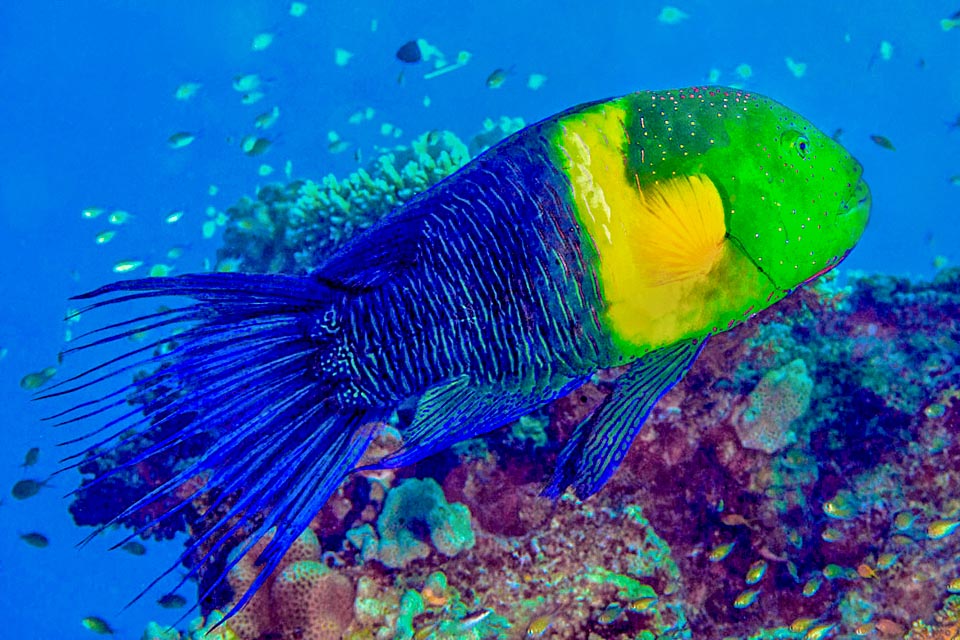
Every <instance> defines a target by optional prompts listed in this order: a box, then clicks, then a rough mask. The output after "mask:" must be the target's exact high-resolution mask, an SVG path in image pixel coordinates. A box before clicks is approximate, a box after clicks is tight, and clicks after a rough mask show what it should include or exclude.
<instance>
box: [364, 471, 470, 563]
mask: <svg viewBox="0 0 960 640" xmlns="http://www.w3.org/2000/svg"><path fill="white" fill-rule="evenodd" d="M347 539H349V540H350V541H351V542H353V543H354V544H355V545H356V546H357V547H358V548H360V549H361V555H362V557H363V559H364V560H373V559H376V560H379V561H380V562H382V563H383V564H384V565H386V566H388V567H392V568H395V569H396V568H401V567H405V566H407V565H408V564H410V563H411V562H412V561H414V560H417V559H421V558H426V557H428V556H429V555H430V545H428V544H427V542H426V539H429V540H430V542H431V543H432V545H433V548H434V549H436V550H437V551H439V552H440V553H442V554H444V555H446V556H455V555H457V554H458V553H460V552H461V551H463V550H464V549H471V548H473V545H474V544H475V543H476V540H475V538H474V535H473V529H472V528H471V525H470V509H469V508H468V507H467V506H466V505H463V504H461V503H459V502H457V503H454V504H449V503H448V502H447V499H446V497H445V496H444V494H443V490H442V489H441V488H440V485H438V484H437V482H436V481H435V480H433V479H432V478H426V479H424V480H418V479H416V478H411V479H409V480H406V481H404V482H402V483H401V484H399V485H398V486H396V487H394V488H393V489H391V490H390V492H389V493H387V499H386V501H385V502H384V503H383V509H382V510H381V511H380V516H379V517H378V518H377V530H376V532H374V531H373V528H372V527H370V525H369V524H365V525H363V526H361V527H359V528H357V529H353V530H351V531H348V532H347Z"/></svg>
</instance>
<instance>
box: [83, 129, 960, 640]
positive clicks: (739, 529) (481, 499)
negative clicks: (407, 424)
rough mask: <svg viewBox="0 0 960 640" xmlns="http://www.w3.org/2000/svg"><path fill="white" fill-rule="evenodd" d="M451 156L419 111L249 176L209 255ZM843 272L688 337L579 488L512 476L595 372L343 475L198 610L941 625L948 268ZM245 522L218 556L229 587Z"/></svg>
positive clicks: (596, 394)
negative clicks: (668, 379)
mask: <svg viewBox="0 0 960 640" xmlns="http://www.w3.org/2000/svg"><path fill="white" fill-rule="evenodd" d="M510 126H511V125H510V123H509V121H506V123H500V124H497V123H494V122H492V121H491V123H490V129H489V131H501V134H500V135H502V132H503V131H506V130H507V129H509V128H510ZM495 137H496V134H491V137H490V140H487V139H485V138H482V139H479V140H478V141H477V143H476V144H477V146H476V147H475V148H477V149H479V148H482V147H483V146H484V145H486V144H492V143H493V142H495V140H494V138H495ZM473 148H474V147H471V149H473ZM467 156H468V152H467V148H466V147H465V146H464V145H463V144H462V143H460V142H459V141H458V140H456V139H455V138H454V137H452V134H446V133H431V134H426V135H425V136H422V137H421V138H419V139H418V140H417V142H416V143H415V144H414V145H412V146H411V147H409V148H407V149H402V150H395V151H393V152H391V153H390V154H387V155H385V156H383V157H381V158H379V159H377V160H375V161H374V162H373V163H372V164H371V165H369V166H368V167H366V168H365V169H363V170H362V171H358V172H357V173H355V174H354V175H352V176H350V177H349V178H348V179H346V180H343V181H338V180H335V179H333V178H329V177H328V178H326V179H324V180H322V181H320V182H316V183H314V182H309V181H300V182H294V183H291V184H289V185H274V186H270V187H264V188H263V189H261V191H260V193H259V194H258V195H257V198H256V199H255V200H245V201H243V202H241V203H239V204H238V205H236V207H234V208H233V209H231V210H230V211H228V212H227V214H226V215H225V216H224V224H225V225H226V232H225V236H224V242H225V246H224V248H223V249H222V251H221V253H220V256H219V258H220V262H219V264H218V268H221V269H230V268H242V269H244V270H251V271H285V272H293V273H296V272H302V271H304V270H306V269H308V268H310V267H311V266H313V265H315V264H316V263H318V262H319V261H321V260H322V256H323V255H324V254H325V253H326V252H329V251H330V250H332V249H333V248H335V247H336V246H338V245H339V244H340V243H341V242H343V241H344V240H345V239H347V238H349V237H350V236H351V235H352V234H354V233H355V232H356V231H357V230H359V229H363V228H365V227H368V226H369V225H371V224H373V223H374V222H375V221H376V220H377V219H379V217H380V216H382V215H383V214H384V213H385V212H386V211H387V210H389V209H390V208H392V207H393V206H395V205H396V204H397V203H399V202H403V201H405V200H407V199H409V198H410V197H412V196H413V195H414V194H415V193H416V192H417V191H419V190H422V189H423V188H426V187H427V186H429V185H430V184H433V183H434V182H436V181H437V180H440V179H442V177H443V176H444V175H446V174H447V173H449V172H450V171H453V170H455V169H456V167H458V166H460V165H461V164H463V162H465V161H466V159H467ZM384 158H386V160H385V159H384ZM845 277H846V280H841V278H840V277H838V276H837V275H836V273H833V274H830V275H829V276H827V277H826V278H824V279H821V280H820V281H819V282H818V283H817V284H816V285H814V286H812V287H809V288H807V289H803V290H800V291H799V292H797V293H794V294H793V295H792V296H790V297H789V298H787V299H786V300H784V301H783V302H781V303H780V304H778V305H777V306H776V307H774V308H773V309H772V310H771V311H770V312H767V313H764V314H762V315H761V316H759V317H758V318H756V319H754V320H753V321H751V322H749V323H746V324H744V325H741V326H739V327H737V328H735V329H734V330H732V331H731V332H728V333H724V334H721V335H718V336H716V337H714V338H713V339H712V340H711V341H710V343H709V344H708V345H707V347H706V348H705V350H704V353H703V354H702V356H701V358H700V359H699V361H698V362H697V363H696V365H695V367H694V368H693V369H692V370H691V372H690V373H689V374H688V376H687V377H686V379H685V380H684V381H683V382H681V383H680V384H678V385H677V386H676V387H675V388H674V389H673V390H671V391H670V392H669V393H668V394H667V395H665V396H664V397H663V398H662V399H661V400H660V402H659V403H658V405H657V406H656V408H655V409H654V411H653V413H652V415H651V417H650V420H649V422H648V424H647V425H646V426H645V427H644V429H643V430H642V431H641V433H640V435H639V437H638V438H637V442H636V443H635V446H634V447H633V448H632V449H631V451H630V453H629V454H628V456H627V458H626V459H625V460H624V462H623V464H622V466H621V468H620V470H619V471H618V472H617V474H616V475H615V476H614V477H613V478H612V479H611V481H610V482H609V483H608V485H607V486H606V487H605V488H604V489H603V490H602V491H601V492H599V493H598V494H597V495H595V496H593V497H592V498H590V499H589V500H588V501H586V502H584V503H580V502H578V501H576V500H574V499H572V498H569V497H565V498H563V499H561V500H560V501H559V502H558V503H556V504H553V503H551V502H549V501H547V500H544V499H542V498H539V497H538V493H539V491H540V489H541V488H542V487H543V485H544V482H545V480H546V478H547V477H548V474H549V470H550V469H551V468H552V465H553V463H554V462H555V459H556V456H557V453H558V450H559V445H560V443H561V442H562V441H563V440H564V439H565V438H566V437H567V436H568V435H569V434H570V433H571V431H572V430H573V428H574V427H575V425H576V424H578V423H579V422H580V421H581V420H582V419H583V418H584V417H585V416H586V415H588V414H589V412H590V411H591V410H592V409H593V408H594V407H596V406H597V404H599V402H601V401H602V400H603V398H604V397H605V396H606V394H608V393H609V392H610V389H611V384H610V383H611V381H613V380H615V378H616V377H617V375H619V373H620V371H617V370H611V371H605V372H600V374H598V376H597V377H596V378H595V379H594V380H593V381H592V382H591V383H589V384H587V385H585V386H584V387H583V388H581V389H578V390H577V391H575V392H574V393H572V394H570V395H569V396H567V397H566V398H563V399H560V400H558V401H556V402H554V403H553V404H552V405H551V406H549V407H547V408H545V409H544V410H543V411H541V412H538V413H536V414H534V415H533V416H529V417H528V418H525V419H524V420H522V421H519V422H518V423H517V424H515V425H512V426H511V427H508V428H506V429H504V430H501V431H500V432H498V433H495V434H491V435H490V436H489V437H487V438H485V439H482V440H474V441H468V442H466V443H462V444H460V445H458V446H456V447H454V448H453V450H451V451H446V452H443V453H440V454H438V455H436V456H434V457H433V458H431V459H428V460H425V461H422V462H421V463H418V464H417V465H415V466H414V467H412V468H409V469H402V470H397V471H396V472H395V473H394V472H388V473H385V474H381V475H376V474H371V473H365V474H359V475H357V476H355V477H353V478H351V479H350V480H349V481H348V483H347V485H346V486H345V487H344V488H343V489H342V490H341V491H340V492H339V493H338V494H337V495H336V496H335V498H334V499H333V500H331V503H330V504H328V505H327V506H326V507H325V508H324V509H323V511H321V513H320V514H318V516H317V518H316V519H315V521H314V526H313V530H314V532H315V534H309V533H307V532H305V534H304V536H305V538H304V539H303V540H299V541H298V543H297V545H296V550H294V549H292V550H291V551H290V553H289V554H288V557H286V558H285V560H284V563H283V566H282V567H281V568H280V569H279V570H278V571H277V572H276V573H275V574H274V575H273V576H271V578H270V580H269V584H268V585H267V587H266V588H264V589H262V590H261V591H260V592H259V593H258V594H257V595H256V596H255V597H254V598H253V599H252V600H251V602H250V603H248V606H247V607H246V608H245V609H244V610H243V611H242V612H241V613H240V614H239V615H238V616H236V617H235V618H233V619H231V620H229V621H228V623H227V624H226V625H223V626H220V627H217V631H216V633H221V634H224V635H223V636H222V637H224V638H226V637H239V638H255V637H279V638H283V639H286V638H300V637H343V638H347V639H349V640H361V639H364V640H366V639H371V638H377V639H386V638H417V639H418V640H424V639H426V638H434V639H437V640H439V639H441V638H476V639H479V638H517V637H521V636H524V635H526V636H527V637H550V638H556V639H569V640H584V639H588V640H601V639H605V638H611V639H612V638H630V639H633V638H636V639H641V638H642V639H644V640H648V639H653V638H663V639H676V638H708V639H709V638H811V639H812V638H817V637H832V638H852V637H860V636H865V635H871V634H872V635H873V636H874V637H878V638H888V637H890V638H892V637H903V636H904V635H905V634H909V635H908V637H910V638H914V639H924V640H929V639H933V638H936V639H941V638H953V637H957V629H958V611H960V605H958V599H957V596H952V595H950V591H949V590H948V585H949V584H951V581H954V580H956V579H957V578H958V577H960V575H958V573H957V571H958V568H957V563H956V558H957V557H960V532H958V530H960V529H958V526H957V524H956V523H957V522H958V521H960V497H958V496H960V270H958V269H952V270H951V269H947V270H942V271H940V272H939V273H938V274H937V276H936V277H935V278H934V279H933V280H931V281H918V280H911V279H908V278H899V277H892V276H883V275H864V274H856V273H849V274H845ZM184 446H186V445H184ZM176 453H177V456H174V455H171V456H169V457H168V458H164V459H162V460H157V461H154V462H151V465H143V466H138V467H137V468H133V469H128V470H125V471H123V472H122V473H120V474H118V475H116V476H115V477H114V478H113V479H111V481H110V482H111V483H113V484H110V485H109V486H108V485H107V483H106V482H105V483H103V485H102V486H103V487H104V489H105V491H104V492H99V491H98V490H91V491H89V492H87V493H86V494H83V495H81V497H80V498H78V501H77V503H75V509H74V513H75V515H77V517H78V518H80V517H81V516H82V518H83V522H88V523H98V522H103V521H104V520H103V519H102V518H103V514H105V513H109V514H111V515H112V513H113V512H114V511H115V507H116V505H117V503H118V501H119V502H123V503H126V502H128V501H129V500H130V499H131V498H136V497H139V496H140V495H143V494H144V492H145V491H146V490H148V489H149V487H150V486H155V483H157V482H162V481H163V480H164V479H165V478H167V477H170V473H172V471H173V470H175V469H176V468H177V466H178V465H180V464H182V461H183V460H185V459H189V457H190V456H191V455H192V453H191V451H190V450H189V448H187V449H185V450H183V451H178V452H176ZM114 462H115V461H113V460H112V459H111V458H109V457H105V458H102V459H99V460H96V461H89V462H87V463H86V464H87V465H88V466H87V467H85V468H84V471H85V473H87V474H88V475H89V476H97V475H100V474H102V473H104V472H106V471H107V470H109V469H110V468H111V465H112V464H114ZM409 476H415V477H414V478H410V477H409ZM106 489H109V492H108V491H106ZM101 502H102V503H103V504H101ZM202 506H203V505H198V506H197V510H198V511H202ZM108 507H112V508H108ZM157 508H158V509H162V508H163V505H157ZM78 514H79V515H78ZM142 517H145V516H142ZM142 517H141V519H140V520H136V521H130V522H126V524H128V525H135V524H136V523H137V522H138V521H139V522H145V520H142ZM165 526H167V528H166V529H163V530H162V531H161V530H160V529H157V530H156V531H151V532H150V533H151V534H152V535H156V536H158V537H165V536H167V535H169V534H170V533H171V532H172V531H174V530H176V529H177V528H181V529H182V528H185V527H186V528H188V529H189V531H190V533H191V534H193V535H196V534H197V533H198V531H196V530H195V528H194V527H195V526H196V525H195V522H194V520H193V518H192V517H190V514H189V513H187V514H185V517H184V518H182V519H180V520H178V521H175V522H171V523H165ZM311 535H312V536H313V537H312V538H311ZM317 536H319V538H318V537H317ZM263 544H265V543H264V542H262V541H261V542H260V543H258V545H256V546H255V547H254V548H253V549H252V550H251V552H250V553H249V554H248V555H247V556H245V557H244V558H243V559H241V561H240V562H239V563H238V564H237V566H236V567H235V568H234V570H233V571H232V572H231V574H230V584H231V586H232V587H233V589H234V591H235V592H236V593H235V594H234V595H233V598H236V597H237V594H238V593H240V592H242V590H243V588H244V585H249V584H250V580H252V579H253V576H255V575H256V567H255V565H254V564H253V558H254V557H255V555H256V553H255V552H256V551H257V549H258V548H262V545H263ZM321 594H322V595H321ZM318 599H319V600H318ZM321 600H322V601H323V602H325V603H327V604H325V605H324V606H322V607H318V606H315V605H316V602H318V601H321ZM214 606H217V607H220V608H221V609H222V608H223V607H224V606H229V596H228V597H225V598H222V599H221V600H220V601H217V600H216V599H215V600H214V602H212V603H210V604H208V603H204V611H205V613H206V614H207V618H206V620H202V621H199V622H197V623H195V624H194V625H192V626H191V629H190V630H189V631H188V632H186V633H188V634H189V636H188V637H194V635H195V634H198V633H200V632H201V631H202V630H204V629H209V628H210V627H211V626H212V625H215V624H216V622H217V621H218V620H219V618H218V617H217V615H218V614H216V613H215V612H212V611H211V609H212V608H213V607H214ZM348 613H349V615H348ZM205 625H206V626H205ZM308 633H310V634H315V635H307V634H308ZM229 634H233V635H229ZM270 634H273V635H272V636H271V635H270ZM324 634H326V635H324ZM197 637H202V636H197Z"/></svg>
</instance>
